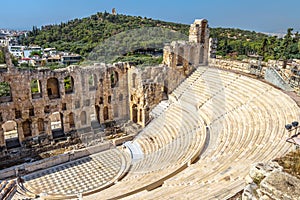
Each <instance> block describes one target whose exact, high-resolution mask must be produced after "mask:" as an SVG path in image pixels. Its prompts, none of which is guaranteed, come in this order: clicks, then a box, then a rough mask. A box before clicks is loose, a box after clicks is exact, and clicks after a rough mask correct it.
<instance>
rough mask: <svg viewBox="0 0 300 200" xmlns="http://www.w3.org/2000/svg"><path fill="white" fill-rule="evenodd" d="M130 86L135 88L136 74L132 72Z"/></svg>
mask: <svg viewBox="0 0 300 200" xmlns="http://www.w3.org/2000/svg"><path fill="white" fill-rule="evenodd" d="M132 87H133V88H135V87H136V74H135V73H134V74H132Z"/></svg>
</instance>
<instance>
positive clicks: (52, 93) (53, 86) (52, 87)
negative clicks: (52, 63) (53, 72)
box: [47, 78, 60, 99]
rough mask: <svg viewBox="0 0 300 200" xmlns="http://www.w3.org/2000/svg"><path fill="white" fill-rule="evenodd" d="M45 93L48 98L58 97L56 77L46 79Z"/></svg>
mask: <svg viewBox="0 0 300 200" xmlns="http://www.w3.org/2000/svg"><path fill="white" fill-rule="evenodd" d="M47 93H48V97H49V99H56V98H59V97H60V96H59V83H58V79H57V78H49V79H48V80H47Z"/></svg>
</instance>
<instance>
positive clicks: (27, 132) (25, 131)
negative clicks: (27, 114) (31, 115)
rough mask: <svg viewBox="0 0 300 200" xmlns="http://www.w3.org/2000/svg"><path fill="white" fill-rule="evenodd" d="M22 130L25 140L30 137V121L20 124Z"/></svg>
mask: <svg viewBox="0 0 300 200" xmlns="http://www.w3.org/2000/svg"><path fill="white" fill-rule="evenodd" d="M22 129H23V135H24V137H25V138H27V137H31V136H32V132H31V121H29V120H26V121H24V122H22Z"/></svg>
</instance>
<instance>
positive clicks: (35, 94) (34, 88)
mask: <svg viewBox="0 0 300 200" xmlns="http://www.w3.org/2000/svg"><path fill="white" fill-rule="evenodd" d="M30 88H31V96H32V98H33V99H38V98H41V97H42V88H41V82H40V81H39V80H37V79H35V80H32V81H31V82H30Z"/></svg>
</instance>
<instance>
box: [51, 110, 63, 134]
mask: <svg viewBox="0 0 300 200" xmlns="http://www.w3.org/2000/svg"><path fill="white" fill-rule="evenodd" d="M49 118H50V121H51V130H52V136H53V138H54V139H55V138H60V137H63V136H65V134H64V130H63V115H62V114H61V113H60V112H54V113H52V114H51V115H50V117H49Z"/></svg>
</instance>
